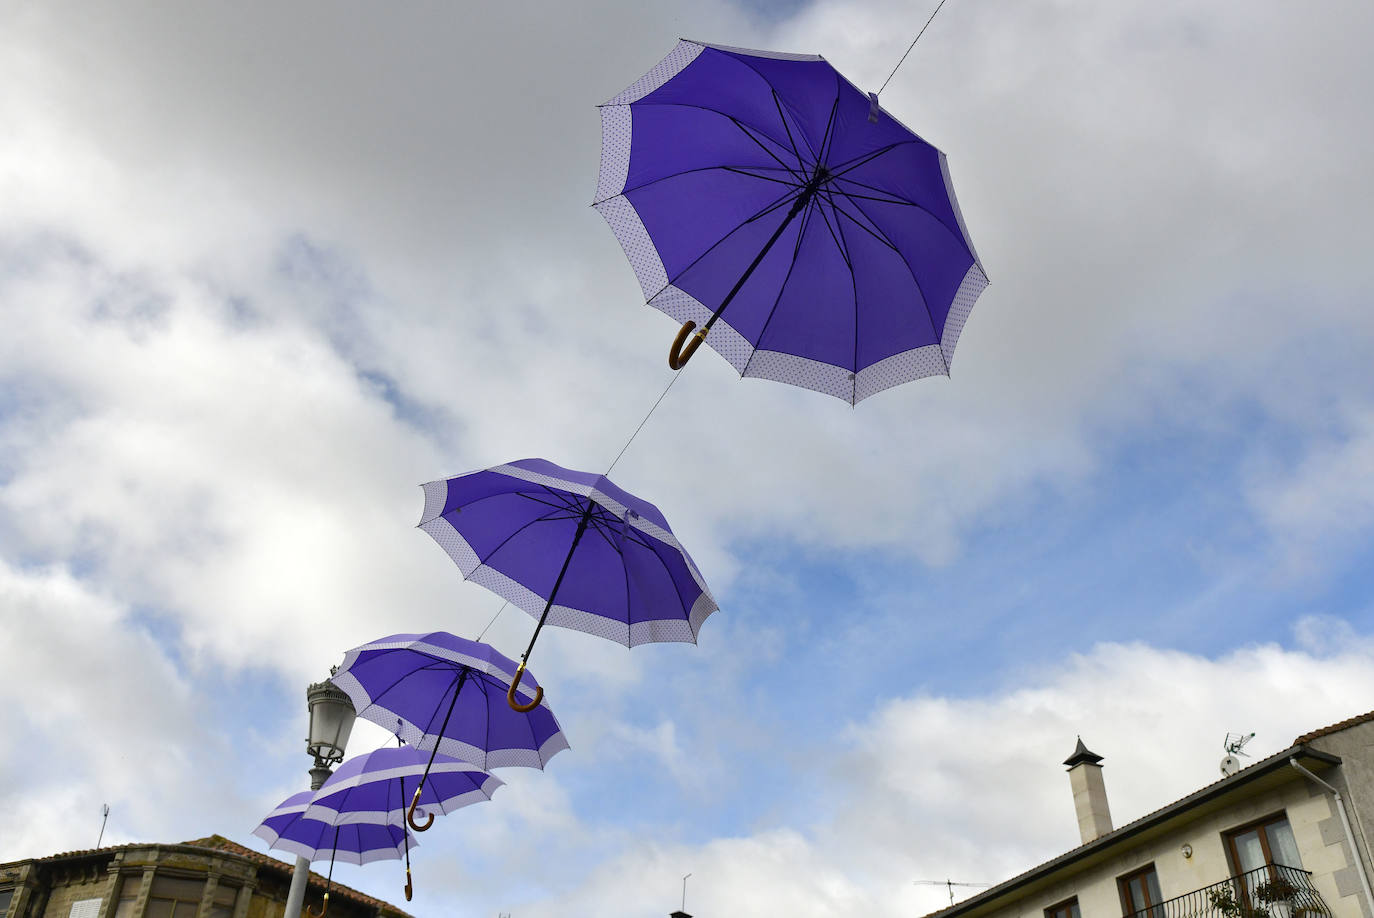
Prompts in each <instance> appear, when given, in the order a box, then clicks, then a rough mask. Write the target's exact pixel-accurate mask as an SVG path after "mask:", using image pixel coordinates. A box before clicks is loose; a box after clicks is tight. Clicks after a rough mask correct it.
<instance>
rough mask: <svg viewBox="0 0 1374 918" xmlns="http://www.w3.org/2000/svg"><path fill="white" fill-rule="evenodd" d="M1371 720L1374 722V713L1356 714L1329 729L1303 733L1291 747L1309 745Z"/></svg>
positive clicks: (1323, 728)
mask: <svg viewBox="0 0 1374 918" xmlns="http://www.w3.org/2000/svg"><path fill="white" fill-rule="evenodd" d="M1371 720H1374V711H1370V712H1369V713H1368V714H1358V715H1356V716H1354V717H1348V718H1346V719H1345V720H1343V721H1341V722H1340V723H1335V724H1332V725H1331V726H1329V727H1322V728H1321V729H1320V730H1313V731H1312V732H1311V733H1304V734H1303V735H1302V736H1300V737H1298V738H1297V739H1295V740H1293V745H1294V746H1301V745H1303V744H1304V743H1310V742H1311V741H1312V740H1314V739H1317V738H1318V737H1322V736H1330V735H1331V734H1332V733H1339V732H1341V731H1342V730H1347V729H1349V728H1351V727H1357V726H1359V725H1360V724H1367V723H1369V722H1370V721H1371Z"/></svg>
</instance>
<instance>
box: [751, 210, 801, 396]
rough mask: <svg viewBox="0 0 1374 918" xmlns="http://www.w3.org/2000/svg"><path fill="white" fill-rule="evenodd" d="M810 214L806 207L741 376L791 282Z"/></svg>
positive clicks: (752, 360)
mask: <svg viewBox="0 0 1374 918" xmlns="http://www.w3.org/2000/svg"><path fill="white" fill-rule="evenodd" d="M808 204H809V202H808ZM810 214H811V208H810V207H809V206H808V207H806V213H803V214H802V215H801V217H802V222H801V226H800V227H799V228H798V230H797V241H796V243H795V244H794V245H793V246H792V263H791V264H790V265H788V266H787V275H786V276H785V277H783V279H782V283H781V284H779V285H778V295H777V296H775V297H773V305H772V306H771V307H769V309H768V318H766V319H764V320H763V325H761V326H759V336H758V344H756V345H755V346H754V348H753V350H751V351H750V352H749V359H748V360H746V361H745V362H744V369H743V370H741V371H740V375H741V376H745V375H747V374H748V372H749V364H751V363H753V362H754V355H755V354H757V353H758V352H759V350H760V345H762V344H763V336H764V334H765V333H766V332H767V331H768V326H769V325H770V324H771V323H772V321H773V316H774V315H776V314H777V311H778V306H779V305H781V304H782V295H783V293H785V292H786V290H787V284H788V282H789V281H791V280H792V272H793V271H795V270H796V268H797V252H799V251H801V243H802V239H803V238H804V237H805V235H806V227H807V224H808V223H809V222H810V220H809V218H810Z"/></svg>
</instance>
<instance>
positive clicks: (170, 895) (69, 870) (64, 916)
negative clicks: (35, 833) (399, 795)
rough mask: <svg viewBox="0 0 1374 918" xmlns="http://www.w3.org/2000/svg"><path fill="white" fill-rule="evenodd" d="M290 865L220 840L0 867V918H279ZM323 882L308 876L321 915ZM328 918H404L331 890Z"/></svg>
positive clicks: (342, 889) (338, 888) (364, 898)
mask: <svg viewBox="0 0 1374 918" xmlns="http://www.w3.org/2000/svg"><path fill="white" fill-rule="evenodd" d="M291 869H292V865H290V864H286V863H283V862H282V861H279V860H277V859H276V858H272V857H269V856H267V855H265V854H260V853H259V852H256V851H253V850H252V849H249V848H245V847H243V846H242V845H239V844H236V843H234V842H232V841H229V840H228V839H227V838H223V837H221V836H218V835H212V836H210V837H209V838H202V839H198V840H196V841H192V842H186V843H184V844H180V845H119V846H117V847H111V848H97V849H93V850H89V851H72V852H68V853H66V854H56V855H53V856H51V857H42V858H32V859H30V860H24V861H15V862H12V863H9V864H0V918H282V913H283V911H284V910H285V907H286V894H287V890H288V889H289V888H290V885H291ZM324 889H325V878H324V877H322V876H320V875H319V874H315V873H312V874H311V875H310V887H309V892H308V893H307V895H306V904H307V905H308V906H310V907H312V908H313V909H315V910H316V911H318V910H319V908H320V901H321V897H322V895H323V893H324ZM329 916H330V918H410V916H409V915H407V913H406V912H404V911H402V910H401V909H399V908H397V907H396V906H394V905H391V904H390V903H388V902H383V901H382V900H380V899H374V898H373V897H371V896H368V895H364V894H363V893H360V892H357V891H356V890H353V889H349V888H348V887H346V886H343V885H341V884H339V883H335V884H333V886H332V887H331V890H330V894H329Z"/></svg>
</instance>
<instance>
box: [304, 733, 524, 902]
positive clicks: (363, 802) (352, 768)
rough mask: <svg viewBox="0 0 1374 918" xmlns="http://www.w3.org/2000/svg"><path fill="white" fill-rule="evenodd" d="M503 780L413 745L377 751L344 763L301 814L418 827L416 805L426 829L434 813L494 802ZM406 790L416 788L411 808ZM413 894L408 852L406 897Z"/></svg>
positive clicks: (346, 822) (335, 821)
mask: <svg viewBox="0 0 1374 918" xmlns="http://www.w3.org/2000/svg"><path fill="white" fill-rule="evenodd" d="M504 783H505V782H504V781H502V780H501V779H500V778H497V777H495V776H494V775H489V774H487V773H486V772H484V771H482V770H481V769H480V768H478V767H477V766H476V765H473V764H471V763H469V762H460V761H458V760H457V759H453V758H449V757H448V756H439V755H436V754H435V753H433V752H431V753H430V754H429V755H428V756H426V755H425V754H424V753H423V752H421V751H420V750H418V749H416V748H415V747H414V746H401V747H399V748H396V749H390V748H388V749H376V750H373V751H372V752H369V753H366V754H364V755H360V756H355V757H354V758H351V759H349V760H348V761H346V762H344V763H343V764H342V765H340V766H339V767H338V770H336V771H335V772H334V774H332V775H330V776H329V778H328V779H327V780H326V781H325V782H324V784H322V785H321V786H320V789H319V790H318V791H316V792H315V794H314V795H313V796H312V797H311V799H310V804H309V806H307V807H306V809H305V813H304V817H303V818H304V819H307V820H313V819H318V820H320V821H321V822H324V823H327V824H329V825H332V826H336V827H338V828H339V829H344V828H349V827H352V826H355V825H360V824H363V825H366V824H371V825H379V826H403V825H404V824H405V823H407V822H409V823H410V825H411V827H412V828H416V829H418V828H419V826H417V825H416V824H415V822H414V813H415V809H416V807H417V806H418V807H422V808H423V811H424V812H425V814H426V815H427V817H428V820H427V821H426V822H425V823H424V828H426V829H427V828H429V825H430V823H432V822H433V821H434V813H435V812H436V811H437V812H439V813H444V814H448V813H452V812H453V811H454V810H457V809H461V808H462V807H465V806H469V805H470V804H473V803H481V802H482V801H483V800H490V799H491V795H492V794H494V793H495V792H496V789H497V788H499V787H501V786H502V785H503V784H504ZM408 790H413V792H414V793H413V796H412V797H411V804H410V810H409V812H407V809H406V798H407V792H408ZM421 831H423V830H421ZM413 892H414V886H413V884H412V883H411V877H410V853H409V850H407V851H406V885H405V894H406V901H409V900H410V897H411V895H412V893H413Z"/></svg>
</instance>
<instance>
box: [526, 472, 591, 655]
mask: <svg viewBox="0 0 1374 918" xmlns="http://www.w3.org/2000/svg"><path fill="white" fill-rule="evenodd" d="M588 500H589V501H590V500H591V498H588ZM591 520H592V505H591V504H590V503H588V504H587V509H586V510H584V511H582V521H581V522H579V523H578V524H577V533H576V534H575V535H574V536H573V540H572V546H571V547H570V548H569V549H568V557H566V558H564V559H563V569H562V570H560V571H559V572H558V579H557V580H555V581H554V582H553V589H552V590H550V591H549V601H548V602H546V603H544V614H542V615H540V616H539V624H537V625H535V626H534V634H532V635H530V646H528V647H526V648H525V653H524V655H523V656H521V657H520V659H521V660H523V661H525V662H529V658H530V651H532V650H534V642H535V641H537V640H539V632H540V631H542V630H543V628H544V620H545V619H546V618H548V617H549V610H550V609H552V608H553V600H554V597H555V596H557V595H558V588H559V587H560V586H562V585H563V575H564V574H566V573H567V572H568V565H569V564H571V563H572V558H573V552H575V551H577V543H578V542H581V541H582V534H583V533H584V532H586V531H587V524H588V523H590V522H591Z"/></svg>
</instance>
